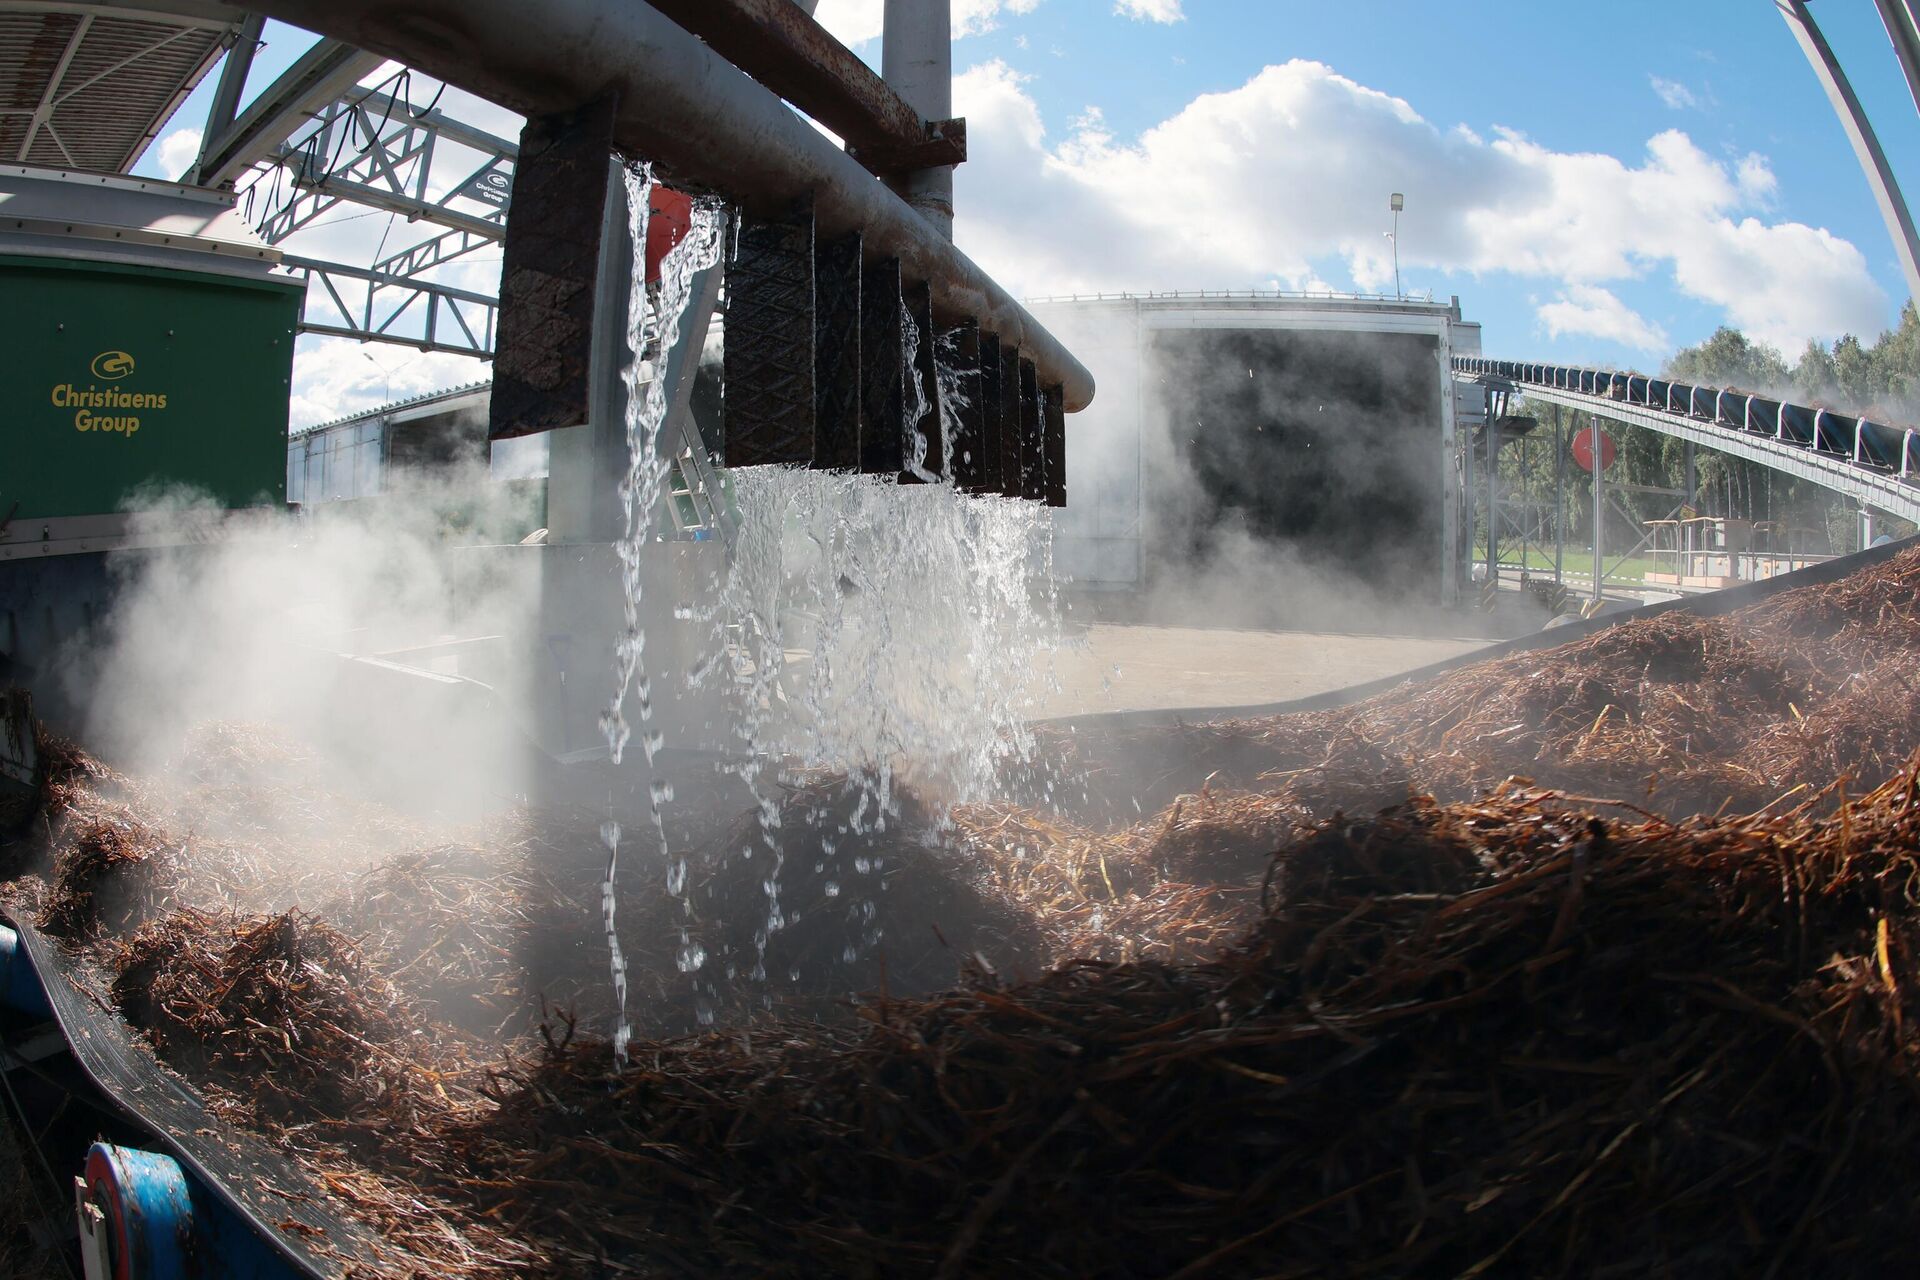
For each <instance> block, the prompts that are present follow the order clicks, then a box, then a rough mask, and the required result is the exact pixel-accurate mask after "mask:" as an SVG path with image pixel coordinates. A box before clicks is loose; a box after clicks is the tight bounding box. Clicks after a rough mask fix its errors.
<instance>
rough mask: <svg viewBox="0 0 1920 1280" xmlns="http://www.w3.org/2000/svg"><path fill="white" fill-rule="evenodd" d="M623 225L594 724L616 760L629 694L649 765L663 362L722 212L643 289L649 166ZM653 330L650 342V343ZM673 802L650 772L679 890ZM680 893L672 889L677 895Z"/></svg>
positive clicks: (699, 209) (686, 964)
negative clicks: (612, 485)
mask: <svg viewBox="0 0 1920 1280" xmlns="http://www.w3.org/2000/svg"><path fill="white" fill-rule="evenodd" d="M625 180H626V197H627V230H628V234H629V236H630V237H631V241H632V244H633V260H634V270H633V274H632V279H631V283H630V285H629V289H628V295H627V347H628V350H629V351H630V352H631V353H632V359H631V362H630V363H629V364H628V366H627V368H626V371H625V375H624V377H625V385H626V443H627V470H626V474H625V475H624V476H623V477H621V481H620V505H621V512H622V516H623V521H624V522H623V525H622V528H621V534H620V537H619V539H618V540H617V541H616V542H615V544H614V549H615V551H616V553H617V555H618V556H619V561H620V585H621V592H622V606H623V627H622V630H621V633H620V637H619V639H618V641H617V642H616V644H615V646H614V689H613V694H612V696H611V698H609V700H608V702H607V706H606V709H605V710H604V711H602V712H601V714H600V729H601V732H602V733H604V734H605V735H606V740H607V754H608V756H609V757H610V758H611V759H612V761H613V763H614V764H616V765H617V764H619V763H620V762H621V760H622V758H623V757H624V755H625V753H626V748H627V744H628V742H629V741H630V740H631V738H632V735H633V728H632V726H631V725H630V724H629V722H628V720H627V715H626V702H627V698H628V696H629V694H631V695H632V697H633V699H634V703H635V710H636V712H637V713H638V717H639V721H640V734H641V737H640V745H641V748H642V750H643V751H644V752H645V753H646V760H647V764H648V766H649V770H651V768H652V766H653V764H654V760H655V757H656V756H657V754H658V753H659V750H660V747H661V745H662V742H661V735H660V734H659V733H658V731H656V730H655V729H654V728H653V727H652V725H651V724H650V721H651V720H652V718H653V686H652V681H651V679H650V678H649V676H648V674H647V667H646V646H647V633H646V627H645V625H644V623H643V619H642V613H641V605H642V600H643V595H644V590H643V586H642V566H643V560H644V557H645V556H646V554H647V546H648V544H649V543H651V542H652V541H653V521H654V518H655V513H656V512H657V510H658V508H659V506H660V501H661V498H662V497H663V495H664V493H665V490H666V482H667V477H668V475H669V473H670V470H671V461H672V457H673V447H672V445H671V443H669V442H667V441H664V440H663V439H662V428H663V426H664V425H665V418H666V411H667V403H668V401H667V381H668V380H667V378H666V377H665V376H664V374H665V369H664V366H665V361H666V359H667V357H668V356H669V354H670V353H671V352H672V351H673V348H674V345H675V344H676V343H677V342H678V341H679V336H680V321H681V318H682V316H683V315H684V313H685V311H686V308H687V302H688V300H689V299H690V298H691V297H692V294H693V283H694V279H695V277H696V276H698V275H699V274H700V273H701V272H702V271H705V270H707V269H709V268H711V267H713V266H714V265H716V264H717V263H718V262H719V260H720V247H721V240H722V231H723V228H724V226H725V217H724V214H723V212H722V210H721V208H720V206H718V205H717V204H712V203H708V202H696V203H695V204H694V206H693V211H692V220H691V224H690V226H689V227H688V230H687V233H686V235H685V236H684V237H683V238H682V239H681V240H680V242H679V244H677V245H675V246H674V247H673V249H671V250H670V251H669V252H668V253H667V256H666V259H665V261H664V262H662V263H661V267H660V280H659V283H658V285H657V286H655V287H654V288H653V289H652V290H649V287H648V284H647V278H646V277H647V273H646V270H645V267H644V264H645V261H646V246H647V221H648V214H649V212H650V209H649V202H650V200H651V197H652V194H653V174H652V171H651V170H649V169H648V168H646V167H645V166H638V167H630V168H628V169H627V170H625ZM649 332H651V334H652V336H653V340H652V342H651V343H649V341H648V335H649ZM672 799H673V788H672V784H670V783H669V782H667V781H666V780H665V779H662V778H659V777H654V778H652V779H651V780H650V781H649V783H648V793H647V803H648V813H649V815H650V816H651V818H652V826H653V834H654V838H655V841H656V847H657V848H658V850H659V853H660V856H661V857H662V858H663V859H666V860H667V861H668V862H669V868H668V881H669V885H670V887H671V886H673V885H678V886H680V887H681V889H684V885H685V881H686V869H685V866H684V864H682V865H680V866H678V867H677V868H676V867H675V866H673V865H672V861H673V855H672V851H671V849H670V848H669V847H668V842H667V832H666V822H665V818H664V816H663V814H662V806H664V805H665V804H667V803H668V802H670V801H671V800H672ZM620 835H621V832H620V824H619V823H618V822H616V821H614V819H613V818H612V816H611V815H609V817H608V818H607V821H606V822H605V823H603V824H602V825H601V828H600V838H601V840H602V841H603V842H604V843H605V845H606V847H607V875H606V880H605V882H604V883H603V884H602V886H601V909H602V913H603V916H604V922H605V925H606V934H607V952H608V965H609V968H610V971H611V973H612V976H613V990H614V999H615V1002H616V1005H617V1007H618V1013H617V1015H616V1020H615V1025H614V1032H613V1051H614V1056H615V1057H616V1058H617V1059H618V1060H619V1061H621V1062H625V1061H626V1056H627V1042H628V1040H629V1039H630V1038H631V1035H632V1031H631V1028H630V1027H629V1025H628V1022H627V963H626V957H625V955H624V954H623V953H622V951H621V949H620V933H619V929H618V927H617V926H616V924H615V919H614V913H615V906H616V902H617V898H618V887H619V871H620ZM678 891H679V890H676V893H677V892H678ZM698 953H699V947H698V945H697V944H694V943H691V942H689V941H688V940H687V939H686V938H685V937H684V936H683V937H682V939H681V946H680V952H679V963H680V967H681V969H682V970H686V971H691V970H693V969H697V968H699V966H700V964H701V963H702V962H703V961H704V959H705V957H704V956H703V955H700V954H698Z"/></svg>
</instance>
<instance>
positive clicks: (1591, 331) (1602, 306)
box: [1539, 284, 1667, 351]
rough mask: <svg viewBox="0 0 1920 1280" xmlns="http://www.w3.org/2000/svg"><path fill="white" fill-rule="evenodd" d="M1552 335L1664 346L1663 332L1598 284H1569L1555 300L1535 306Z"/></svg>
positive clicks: (1647, 348)
mask: <svg viewBox="0 0 1920 1280" xmlns="http://www.w3.org/2000/svg"><path fill="white" fill-rule="evenodd" d="M1539 315H1540V322H1541V323H1542V324H1544V325H1545V326H1546V328H1547V333H1548V334H1550V335H1551V336H1553V337H1555V338H1559V337H1564V336H1568V335H1573V336H1577V337H1589V338H1600V339H1602V340H1604V341H1607V342H1617V343H1620V344H1621V345H1622V346H1627V347H1633V348H1635V349H1636V350H1640V351H1664V350H1666V349H1667V332H1666V330H1664V329H1662V328H1661V327H1660V326H1659V325H1657V324H1654V323H1652V322H1650V321H1649V320H1647V319H1646V318H1645V317H1644V316H1642V315H1641V314H1640V313H1639V312H1637V311H1635V310H1633V308H1631V307H1629V306H1628V305H1627V304H1626V303H1624V302H1622V301H1620V299H1619V298H1617V297H1615V296H1614V294H1613V292H1612V291H1611V290H1608V289H1602V288H1600V287H1599V286H1598V285H1590V284H1576V285H1569V286H1568V287H1567V288H1566V289H1565V290H1564V291H1562V292H1561V294H1560V297H1559V300H1558V301H1555V302H1550V303H1548V304H1547V305H1545V306H1543V307H1541V308H1540V309H1539Z"/></svg>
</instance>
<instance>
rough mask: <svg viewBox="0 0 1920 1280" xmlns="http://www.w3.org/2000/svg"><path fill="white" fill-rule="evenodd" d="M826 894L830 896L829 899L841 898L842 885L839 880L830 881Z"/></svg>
mask: <svg viewBox="0 0 1920 1280" xmlns="http://www.w3.org/2000/svg"><path fill="white" fill-rule="evenodd" d="M826 893H827V896H828V897H829V898H837V897H839V896H840V883H839V881H837V880H829V881H827V884H826Z"/></svg>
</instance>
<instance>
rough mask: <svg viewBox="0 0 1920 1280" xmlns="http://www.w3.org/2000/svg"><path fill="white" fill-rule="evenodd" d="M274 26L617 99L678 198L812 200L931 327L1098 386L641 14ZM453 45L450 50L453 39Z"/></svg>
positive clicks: (870, 183)
mask: <svg viewBox="0 0 1920 1280" xmlns="http://www.w3.org/2000/svg"><path fill="white" fill-rule="evenodd" d="M253 7H255V8H257V9H259V10H260V11H262V12H265V13H267V14H268V15H270V16H273V17H278V18H282V19H284V20H286V21H289V22H293V23H297V24H299V25H301V26H304V27H306V28H307V29H309V30H313V31H317V32H320V33H321V34H323V35H328V36H331V37H333V38H336V39H340V40H345V41H348V42H349V43H352V44H354V45H356V46H358V47H360V48H364V49H369V50H372V51H374V52H376V53H382V54H385V55H387V56H389V57H392V58H395V59H397V60H399V61H400V62H402V63H405V64H406V65H408V66H410V67H417V68H419V69H420V70H421V71H422V72H423V73H425V74H427V75H432V76H436V77H439V78H441V79H444V80H446V81H447V82H449V83H452V84H455V85H458V86H459V87H460V88H461V89H463V90H465V91H467V92H470V93H475V94H478V95H479V96H481V97H484V98H486V99H488V100H490V101H493V102H497V103H499V104H500V105H502V106H504V107H506V108H508V109H509V110H513V111H518V112H520V113H522V114H524V115H527V116H529V117H548V116H552V115H555V114H556V113H564V112H569V111H574V110H577V109H579V108H580V107H581V105H582V103H583V101H585V100H586V99H588V98H591V97H594V96H596V95H602V96H604V95H609V94H611V95H613V96H614V99H615V102H616V106H615V109H614V113H613V119H612V140H613V143H614V145H615V146H617V147H618V148H619V149H621V150H623V151H626V152H630V153H631V154H635V155H644V156H647V157H649V158H651V159H652V160H653V161H654V162H655V164H656V166H657V168H658V170H659V174H660V177H661V178H662V179H663V180H664V181H666V182H668V183H669V184H672V185H674V186H676V187H677V188H679V189H683V190H711V191H720V192H724V193H725V194H726V195H727V196H728V198H729V199H730V200H733V201H735V202H737V203H738V204H739V205H740V206H741V207H742V209H743V212H744V213H745V215H746V216H748V217H749V218H771V217H784V216H787V214H788V213H790V211H791V208H792V203H793V201H794V199H795V198H796V196H798V195H800V194H802V193H807V192H811V193H812V197H813V208H814V217H815V221H816V226H817V228H818V230H819V232H820V234H821V235H822V236H825V237H828V238H831V237H837V236H841V235H845V234H848V233H851V232H855V231H858V232H860V233H861V236H862V244H863V253H864V254H865V255H867V258H868V260H869V261H872V262H879V261H881V260H883V259H894V260H897V261H898V262H899V263H900V267H901V270H902V273H903V277H904V278H906V279H909V280H925V281H927V282H928V284H929V285H930V287H931V291H932V299H931V300H932V309H933V312H934V315H935V318H936V320H938V321H939V322H940V323H941V324H942V325H951V324H955V323H958V322H960V321H962V320H965V319H967V318H969V317H971V318H974V319H976V320H978V321H979V323H980V324H981V326H982V328H983V329H987V328H990V329H991V331H992V332H994V333H996V334H998V335H999V338H1000V340H1001V341H1002V342H1003V343H1006V344H1008V345H1012V346H1015V347H1018V348H1020V349H1021V350H1022V351H1024V352H1026V353H1028V354H1029V355H1030V356H1031V358H1032V359H1033V360H1034V361H1035V364H1036V368H1037V371H1038V375H1039V381H1040V384H1041V385H1043V386H1058V387H1060V388H1061V390H1062V394H1063V395H1064V404H1065V407H1066V408H1067V410H1069V411H1078V410H1079V409H1081V408H1083V407H1085V406H1086V405H1087V404H1088V403H1089V402H1090V401H1091V400H1092V398H1093V390H1094V388H1093V379H1092V376H1091V375H1090V374H1089V373H1088V372H1087V370H1086V368H1085V367H1084V366H1083V365H1081V364H1080V362H1079V361H1078V360H1076V359H1074V357H1073V356H1072V354H1071V353H1070V352H1068V351H1067V349H1066V348H1065V347H1064V346H1063V345H1061V344H1060V343H1059V341H1058V340H1056V339H1055V338H1054V337H1053V336H1052V335H1051V334H1049V333H1048V332H1047V331H1046V330H1045V329H1044V328H1043V327H1041V326H1040V325H1039V323H1038V322H1036V321H1035V320H1034V319H1033V317H1032V316H1030V315H1029V314H1028V313H1027V312H1026V310H1025V309H1024V308H1023V307H1021V306H1020V304H1019V303H1018V302H1016V301H1014V299H1013V298H1012V297H1011V296H1009V295H1008V294H1007V293H1006V291H1005V290H1004V289H1002V288H1001V287H1000V286H999V285H998V284H997V283H996V282H994V281H993V280H992V278H991V277H989V276H988V275H987V274H986V273H985V272H983V271H982V270H980V268H979V267H978V266H976V265H975V264H974V263H973V262H972V261H971V260H969V259H968V258H967V257H966V256H965V255H964V254H961V253H960V252H959V251H958V250H956V249H955V248H954V246H953V244H952V242H951V241H949V240H947V239H946V238H945V237H944V236H943V235H942V234H941V233H940V231H939V230H938V229H936V228H935V227H934V226H933V225H932V224H931V223H929V222H928V221H927V219H926V218H924V217H923V216H921V214H920V213H919V212H917V211H916V210H915V209H914V208H912V207H911V206H909V205H908V204H907V203H906V202H905V201H903V200H901V199H900V197H899V196H898V195H896V194H895V193H894V192H893V191H891V190H889V189H888V188H887V187H886V186H885V185H883V184H882V183H881V182H879V181H878V180H876V179H875V178H874V177H873V175H872V174H871V173H870V172H869V171H868V170H867V169H866V168H865V167H864V166H863V165H861V163H860V162H859V161H858V160H857V159H855V158H854V157H852V156H850V155H848V154H847V153H846V152H845V151H844V150H842V149H841V148H840V147H839V146H837V145H835V143H834V142H833V140H832V139H830V138H828V137H827V136H826V135H825V134H823V133H822V132H820V131H819V130H818V129H816V128H814V127H813V126H812V125H811V124H809V123H808V122H807V121H806V120H804V119H802V118H801V117H799V116H798V115H796V114H795V113H794V112H793V111H792V110H791V109H790V108H789V107H788V106H787V105H786V104H785V103H784V102H783V101H781V99H780V98H779V97H778V96H776V95H775V94H774V93H773V91H771V90H769V89H768V88H766V87H765V86H764V85H762V84H760V83H758V82H757V81H755V80H754V79H753V78H751V77H750V76H749V75H748V74H747V72H745V71H743V70H741V69H740V68H739V67H736V66H734V65H733V64H732V63H730V62H728V61H727V60H726V59H725V58H724V57H722V56H721V55H720V54H719V53H717V52H716V51H715V50H714V49H713V48H711V47H710V46H708V45H707V44H705V43H703V42H702V41H701V40H700V38H699V37H698V36H696V35H694V34H693V33H692V32H690V31H687V30H686V29H685V28H683V27H681V26H679V25H678V24H676V23H675V22H674V21H673V20H672V19H670V18H668V17H667V16H666V15H664V14H662V13H660V12H659V11H658V10H657V9H654V8H652V7H651V6H649V5H645V4H633V5H620V6H609V5H606V4H604V3H602V2H601V0H549V3H547V4H546V5H544V6H543V8H542V11H541V21H540V24H539V29H538V38H537V39H531V38H529V31H528V27H527V23H526V16H525V13H524V10H523V9H522V7H521V5H520V4H519V3H517V0H419V2H418V3H415V4H411V5H409V6H407V7H406V8H405V9H404V10H400V9H395V8H394V7H393V6H391V5H389V4H384V3H381V2H380V0H257V3H256V4H255V5H254V6H253ZM450 32H458V33H460V35H459V38H457V39H454V38H449V36H448V33H450Z"/></svg>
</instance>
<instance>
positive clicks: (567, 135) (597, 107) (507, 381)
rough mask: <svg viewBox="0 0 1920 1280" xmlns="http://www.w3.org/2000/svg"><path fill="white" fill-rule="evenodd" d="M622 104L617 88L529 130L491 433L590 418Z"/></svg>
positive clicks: (517, 193)
mask: <svg viewBox="0 0 1920 1280" xmlns="http://www.w3.org/2000/svg"><path fill="white" fill-rule="evenodd" d="M614 106H615V102H614V99H613V98H612V97H611V96H609V97H606V98H603V99H601V100H600V101H599V102H595V103H590V104H589V105H587V106H584V107H582V108H580V109H579V110H578V111H570V112H566V113H563V114H560V115H550V116H536V117H534V118H532V119H529V120H528V121H527V123H526V125H525V127H523V128H522V129H521V131H520V156H519V160H518V162H517V164H516V166H515V169H514V175H513V208H512V211H511V213H509V214H508V216H507V234H506V241H505V244H504V245H503V247H502V255H501V264H500V312H499V316H500V318H499V322H498V326H499V327H498V330H497V335H496V338H495V341H494V356H493V394H492V398H491V403H490V406H489V408H488V411H487V435H488V436H489V438H491V439H494V440H506V439H511V438H513V437H515V436H525V435H532V434H534V433H535V432H538V431H551V430H553V429H555V428H556V427H572V426H578V425H579V424H580V423H583V422H585V421H586V420H587V416H588V409H587V407H588V403H589V400H590V397H591V395H592V377H591V375H592V364H593V360H592V355H593V313H594V303H595V295H596V293H597V289H596V284H597V281H598V277H599V272H600V247H601V237H602V233H603V231H604V229H605V226H606V216H607V208H606V206H607V186H608V179H609V177H610V176H611V167H610V165H609V163H608V157H609V156H611V154H612V152H613V118H614ZM615 301H616V300H615V299H608V302H609V304H610V305H611V304H612V303H613V302H615Z"/></svg>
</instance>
